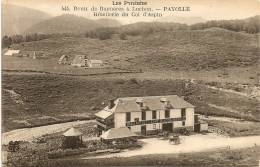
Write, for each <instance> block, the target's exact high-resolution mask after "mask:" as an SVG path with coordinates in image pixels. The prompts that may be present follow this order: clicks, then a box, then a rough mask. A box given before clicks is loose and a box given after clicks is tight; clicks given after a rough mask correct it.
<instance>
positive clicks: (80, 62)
mask: <svg viewBox="0 0 260 167" xmlns="http://www.w3.org/2000/svg"><path fill="white" fill-rule="evenodd" d="M71 65H72V66H77V67H86V66H87V56H85V55H75V57H74V59H73V60H72V62H71Z"/></svg>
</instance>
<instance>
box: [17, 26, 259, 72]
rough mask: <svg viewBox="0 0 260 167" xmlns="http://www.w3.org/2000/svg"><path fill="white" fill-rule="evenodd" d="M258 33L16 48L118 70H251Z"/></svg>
mask: <svg viewBox="0 0 260 167" xmlns="http://www.w3.org/2000/svg"><path fill="white" fill-rule="evenodd" d="M257 39H258V37H257V34H247V33H238V32H233V31H228V30H225V29H220V28H210V29H205V30H179V31H165V32H154V33H150V34H148V35H139V36H127V40H120V39H119V38H118V37H117V35H116V34H115V35H114V36H113V38H112V39H109V40H99V39H91V38H53V39H47V40H43V41H37V42H22V43H20V44H16V45H13V48H14V49H20V50H21V51H35V50H36V51H37V50H38V51H42V52H45V53H46V55H47V56H48V57H56V58H58V57H60V55H62V54H68V55H71V56H74V54H86V55H88V56H89V57H90V58H94V59H101V60H104V61H108V63H109V64H110V65H112V66H115V67H124V68H130V69H142V70H151V69H153V70H202V69H208V70H210V69H219V68H223V67H249V66H250V67H251V66H253V65H256V64H257V62H258V55H259V49H258V42H257Z"/></svg>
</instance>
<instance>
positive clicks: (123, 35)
mask: <svg viewBox="0 0 260 167" xmlns="http://www.w3.org/2000/svg"><path fill="white" fill-rule="evenodd" d="M119 37H120V39H121V40H127V36H126V34H125V33H121V34H120V35H119Z"/></svg>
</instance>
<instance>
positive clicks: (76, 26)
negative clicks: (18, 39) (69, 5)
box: [24, 14, 121, 34]
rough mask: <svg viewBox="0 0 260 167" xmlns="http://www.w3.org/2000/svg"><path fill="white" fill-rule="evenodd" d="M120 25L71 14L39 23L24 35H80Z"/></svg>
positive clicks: (106, 20) (114, 21) (112, 21)
mask: <svg viewBox="0 0 260 167" xmlns="http://www.w3.org/2000/svg"><path fill="white" fill-rule="evenodd" d="M119 25H121V24H120V23H119V22H117V21H116V20H112V19H101V20H90V19H87V18H84V17H79V16H76V15H72V14H63V15H60V16H57V17H53V18H51V19H48V20H45V21H42V22H39V23H37V24H35V25H33V26H32V27H30V28H29V29H27V30H26V31H25V32H24V33H26V34H33V33H38V34H41V33H42V34H53V33H69V34H70V33H74V34H82V33H86V32H87V31H89V30H93V29H96V28H99V27H113V26H119Z"/></svg>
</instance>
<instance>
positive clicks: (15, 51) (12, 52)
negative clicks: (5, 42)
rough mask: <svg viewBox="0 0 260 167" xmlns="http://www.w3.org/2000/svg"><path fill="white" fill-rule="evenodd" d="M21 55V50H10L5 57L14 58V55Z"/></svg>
mask: <svg viewBox="0 0 260 167" xmlns="http://www.w3.org/2000/svg"><path fill="white" fill-rule="evenodd" d="M15 53H16V54H17V53H20V50H8V51H7V52H6V53H5V54H4V55H5V56H12V55H13V54H15Z"/></svg>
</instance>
